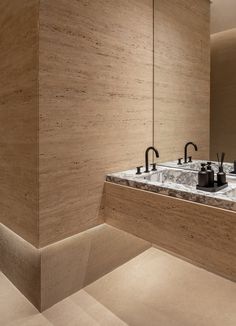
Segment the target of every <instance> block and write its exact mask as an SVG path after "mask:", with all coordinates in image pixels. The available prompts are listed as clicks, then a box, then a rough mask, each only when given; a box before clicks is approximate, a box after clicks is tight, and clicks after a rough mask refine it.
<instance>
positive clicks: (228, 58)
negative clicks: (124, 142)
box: [154, 0, 236, 176]
mask: <svg viewBox="0 0 236 326" xmlns="http://www.w3.org/2000/svg"><path fill="white" fill-rule="evenodd" d="M190 2H191V6H189V7H188V8H186V7H185V6H184V3H183V2H181V1H178V8H177V9H176V8H175V12H173V11H172V10H171V1H158V0H155V1H154V3H155V5H154V7H155V8H154V12H155V15H154V17H155V19H154V61H155V62H154V98H155V100H154V144H156V145H157V146H159V148H160V152H161V160H162V163H161V164H162V165H167V166H170V167H178V168H182V169H189V170H198V171H199V170H200V169H201V163H204V162H205V163H206V164H207V162H210V161H211V163H212V164H211V165H212V168H213V170H215V171H217V169H219V166H220V165H221V156H222V155H223V156H224V162H223V166H224V171H225V172H226V173H227V174H230V175H232V176H234V173H233V172H235V171H236V162H235V161H236V146H235V144H234V140H235V136H236V62H235V58H236V2H235V1H234V0H233V1H232V0H225V1H221V0H213V1H212V3H211V6H210V17H211V21H210V30H209V6H208V4H207V1H206V4H205V6H204V5H203V4H202V1H200V2H199V3H198V2H196V1H192V0H190ZM234 8H235V10H234ZM196 17H197V19H196ZM206 29H208V30H209V34H208V33H203V32H202V31H203V30H206ZM209 36H210V42H209ZM209 99H210V100H209ZM217 153H218V156H219V162H218V159H217ZM223 153H224V154H223ZM235 175H236V172H235Z"/></svg>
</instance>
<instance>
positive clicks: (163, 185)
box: [106, 166, 236, 211]
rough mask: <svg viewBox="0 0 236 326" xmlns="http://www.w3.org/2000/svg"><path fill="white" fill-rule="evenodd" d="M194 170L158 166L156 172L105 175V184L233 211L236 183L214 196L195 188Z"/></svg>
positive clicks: (235, 203)
mask: <svg viewBox="0 0 236 326" xmlns="http://www.w3.org/2000/svg"><path fill="white" fill-rule="evenodd" d="M197 178H198V173H197V171H190V170H188V171H186V170H183V169H173V168H166V167H164V166H158V167H157V171H155V172H150V173H143V174H141V175H136V170H135V169H134V170H128V171H123V172H117V173H112V174H108V175H107V176H106V181H108V182H113V183H116V184H120V185H124V186H128V187H132V188H138V189H141V190H145V191H151V192H155V193H159V194H163V195H167V196H172V197H175V198H180V199H184V200H188V201H193V202H197V203H201V204H204V205H209V206H215V207H218V208H223V209H228V210H232V211H236V183H231V182H230V180H229V179H228V182H229V186H228V187H227V188H225V189H223V190H221V191H219V192H216V193H208V192H204V191H201V190H197V189H196V184H197Z"/></svg>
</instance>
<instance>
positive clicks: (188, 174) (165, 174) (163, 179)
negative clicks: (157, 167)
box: [144, 169, 198, 187]
mask: <svg viewBox="0 0 236 326" xmlns="http://www.w3.org/2000/svg"><path fill="white" fill-rule="evenodd" d="M144 179H145V180H148V181H151V182H159V183H163V184H179V185H183V186H188V187H196V185H197V182H198V173H197V172H195V171H184V170H175V169H166V170H163V171H157V172H155V173H153V174H151V175H147V176H144Z"/></svg>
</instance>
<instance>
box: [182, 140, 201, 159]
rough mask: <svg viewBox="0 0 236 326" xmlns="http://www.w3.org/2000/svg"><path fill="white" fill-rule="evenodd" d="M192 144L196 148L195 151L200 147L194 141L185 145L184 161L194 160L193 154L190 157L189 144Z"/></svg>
mask: <svg viewBox="0 0 236 326" xmlns="http://www.w3.org/2000/svg"><path fill="white" fill-rule="evenodd" d="M190 145H192V146H193V147H194V149H195V151H196V152H197V151H198V147H197V145H196V144H194V143H193V142H188V143H187V144H186V145H185V147H184V163H191V162H192V156H189V157H188V146H190Z"/></svg>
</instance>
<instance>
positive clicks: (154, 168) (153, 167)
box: [151, 163, 157, 171]
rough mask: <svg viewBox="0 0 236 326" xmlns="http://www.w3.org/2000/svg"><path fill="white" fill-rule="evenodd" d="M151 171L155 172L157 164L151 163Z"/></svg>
mask: <svg viewBox="0 0 236 326" xmlns="http://www.w3.org/2000/svg"><path fill="white" fill-rule="evenodd" d="M151 166H152V171H157V163H151Z"/></svg>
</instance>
